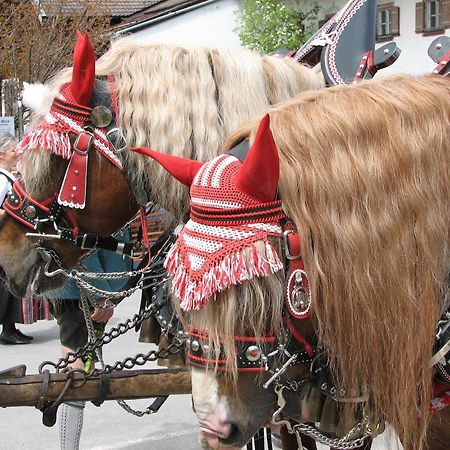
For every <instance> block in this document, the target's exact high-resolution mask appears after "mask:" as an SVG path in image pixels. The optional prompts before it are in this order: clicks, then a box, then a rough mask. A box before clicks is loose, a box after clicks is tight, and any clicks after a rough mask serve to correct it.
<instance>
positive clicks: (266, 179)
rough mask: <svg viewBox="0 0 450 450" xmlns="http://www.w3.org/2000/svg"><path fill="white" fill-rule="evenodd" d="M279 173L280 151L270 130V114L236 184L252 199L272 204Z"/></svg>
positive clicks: (262, 122)
mask: <svg viewBox="0 0 450 450" xmlns="http://www.w3.org/2000/svg"><path fill="white" fill-rule="evenodd" d="M279 172H280V161H279V158H278V149H277V146H276V144H275V140H274V138H273V135H272V131H271V130H270V117H269V114H266V115H265V116H264V117H263V119H262V120H261V122H260V124H259V127H258V131H257V132H256V136H255V140H254V142H253V145H252V147H251V148H250V150H249V152H248V154H247V156H246V158H245V161H244V163H243V164H242V167H241V169H240V170H239V173H238V174H237V175H236V177H235V180H234V183H235V185H236V187H237V188H238V189H239V190H240V191H241V192H243V193H245V194H247V195H249V196H250V197H252V198H254V199H256V200H258V201H260V202H263V203H264V202H271V201H273V200H274V199H275V196H276V192H277V186H278V178H279Z"/></svg>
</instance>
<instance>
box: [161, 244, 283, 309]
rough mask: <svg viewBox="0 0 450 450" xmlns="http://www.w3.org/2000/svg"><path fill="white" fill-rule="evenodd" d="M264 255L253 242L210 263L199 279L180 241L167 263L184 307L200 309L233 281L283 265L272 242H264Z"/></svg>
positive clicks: (274, 270)
mask: <svg viewBox="0 0 450 450" xmlns="http://www.w3.org/2000/svg"><path fill="white" fill-rule="evenodd" d="M265 253H266V255H262V254H261V253H260V252H259V251H258V249H257V248H256V247H255V246H254V245H252V246H251V249H250V252H249V251H248V247H247V248H244V249H242V250H240V251H238V252H235V253H233V254H231V255H227V256H226V257H225V258H224V259H223V260H221V261H220V262H219V263H218V264H216V265H215V266H213V267H211V268H210V269H209V271H207V272H206V273H204V274H203V276H202V277H201V278H200V279H196V278H192V277H191V276H190V274H189V269H188V268H187V267H186V266H185V264H184V262H183V259H182V257H181V254H180V251H179V247H178V244H175V245H174V246H173V247H172V248H171V249H170V251H169V253H168V255H167V258H166V262H165V267H166V268H167V271H168V272H169V273H170V274H171V275H172V276H173V278H172V290H173V293H174V294H175V296H177V297H178V298H180V299H181V304H180V306H181V308H182V309H183V310H185V311H190V310H193V309H201V308H203V307H204V306H205V304H206V303H207V301H208V300H209V299H210V298H211V297H213V296H214V295H215V294H216V293H218V292H221V291H224V290H225V289H227V288H228V287H230V286H232V285H237V284H241V283H242V282H244V281H247V280H250V279H252V278H254V277H266V276H268V275H270V274H273V273H275V272H278V271H279V270H282V269H283V264H282V262H281V261H280V258H279V256H278V254H277V252H276V250H275V249H274V248H273V246H272V245H271V244H270V243H269V242H266V243H265Z"/></svg>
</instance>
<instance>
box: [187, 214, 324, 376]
mask: <svg viewBox="0 0 450 450" xmlns="http://www.w3.org/2000/svg"><path fill="white" fill-rule="evenodd" d="M250 220H251V219H250ZM283 238H284V242H285V253H286V263H285V266H286V280H287V281H286V293H285V310H284V313H283V322H284V323H285V324H286V327H287V329H288V331H289V332H290V334H291V335H292V337H293V338H294V339H293V340H291V341H290V342H289V343H288V344H287V345H284V344H281V346H280V341H279V337H278V336H277V335H276V334H269V335H266V336H262V337H259V338H255V337H250V336H234V342H235V346H236V367H237V371H238V372H265V371H267V370H269V365H268V363H269V358H270V357H271V356H274V355H278V354H283V353H284V351H285V350H286V351H287V354H289V355H290V356H291V355H295V359H294V360H293V362H292V363H291V364H290V365H294V364H295V365H297V364H304V363H311V362H312V361H313V359H314V357H315V355H316V350H315V347H314V345H313V344H312V343H310V342H309V341H307V340H306V339H305V338H304V337H303V336H302V334H301V333H300V331H299V330H298V329H297V327H296V326H295V321H296V320H301V319H305V318H307V317H309V315H310V313H311V310H310V299H309V302H308V306H307V308H303V309H302V308H299V306H298V305H296V304H295V300H294V301H293V300H292V299H293V298H294V299H295V298H297V295H296V294H297V292H298V290H299V289H300V290H302V291H304V290H305V289H309V285H308V279H307V277H306V272H305V271H304V265H303V261H302V259H301V256H300V237H299V235H298V233H297V232H296V231H295V230H294V228H293V226H292V224H291V223H290V222H286V224H285V232H284V235H283ZM298 271H301V276H300V280H298V279H297V281H293V282H291V283H289V280H290V279H291V278H293V277H294V279H295V275H296V274H297V273H298ZM188 334H189V340H188V341H187V343H186V355H187V359H188V360H189V362H190V364H191V365H192V366H194V367H200V368H205V367H213V368H215V369H216V370H219V371H222V372H224V371H227V370H230V363H229V361H227V360H226V359H225V357H223V358H221V357H219V358H217V359H212V358H208V357H207V356H206V355H205V353H207V351H208V332H207V331H206V330H203V329H201V328H198V327H194V326H190V327H189V329H188Z"/></svg>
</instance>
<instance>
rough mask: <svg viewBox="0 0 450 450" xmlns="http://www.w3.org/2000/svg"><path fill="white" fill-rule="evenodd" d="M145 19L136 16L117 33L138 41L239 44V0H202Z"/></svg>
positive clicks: (224, 45) (212, 44)
mask: <svg viewBox="0 0 450 450" xmlns="http://www.w3.org/2000/svg"><path fill="white" fill-rule="evenodd" d="M193 3H194V4H192V5H189V6H186V7H180V8H177V9H176V10H175V9H174V10H173V11H171V12H169V13H167V14H164V15H161V16H158V17H155V18H151V19H149V20H139V21H138V23H136V24H135V25H130V26H128V27H125V28H123V29H122V30H121V31H120V32H119V33H118V35H125V34H131V36H132V37H133V39H136V40H137V41H141V42H151V43H165V44H181V45H207V46H214V47H224V48H239V47H241V43H240V41H239V36H238V34H237V32H235V28H236V11H238V10H239V9H240V8H241V6H242V4H241V2H240V1H239V0H205V1H199V2H193Z"/></svg>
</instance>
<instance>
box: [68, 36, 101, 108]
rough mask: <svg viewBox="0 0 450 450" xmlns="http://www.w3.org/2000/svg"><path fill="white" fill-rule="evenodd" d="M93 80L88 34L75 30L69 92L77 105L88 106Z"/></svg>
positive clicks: (93, 68)
mask: <svg viewBox="0 0 450 450" xmlns="http://www.w3.org/2000/svg"><path fill="white" fill-rule="evenodd" d="M94 80H95V53H94V48H93V47H92V43H91V41H90V39H89V36H88V34H87V33H86V34H85V35H83V34H82V33H81V32H80V30H77V42H76V44H75V49H74V51H73V73H72V81H71V82H70V84H69V88H70V92H71V93H72V95H73V97H74V99H75V100H76V102H77V103H78V104H79V105H83V106H88V105H89V102H90V100H91V97H92V91H93V89H94Z"/></svg>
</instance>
